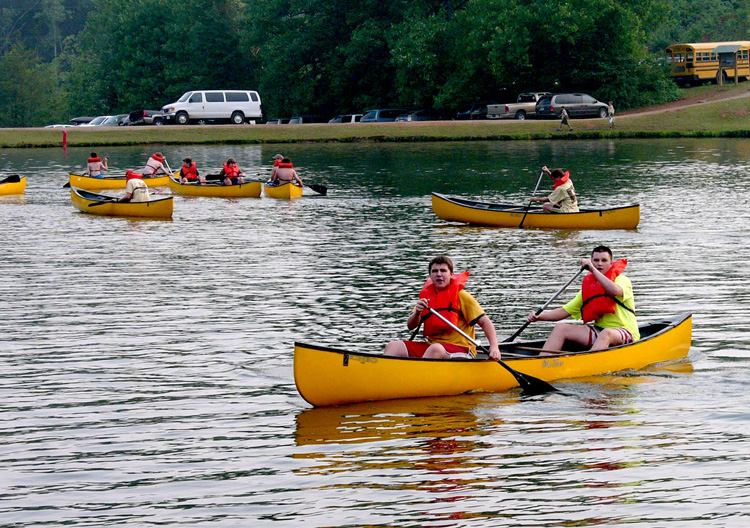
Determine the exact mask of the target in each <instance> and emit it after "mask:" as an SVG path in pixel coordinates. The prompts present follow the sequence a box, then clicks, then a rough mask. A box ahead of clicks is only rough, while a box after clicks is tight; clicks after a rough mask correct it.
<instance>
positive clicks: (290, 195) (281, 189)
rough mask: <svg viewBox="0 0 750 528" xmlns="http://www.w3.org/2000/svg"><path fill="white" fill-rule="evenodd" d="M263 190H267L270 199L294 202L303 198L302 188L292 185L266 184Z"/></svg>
mask: <svg viewBox="0 0 750 528" xmlns="http://www.w3.org/2000/svg"><path fill="white" fill-rule="evenodd" d="M263 190H265V192H266V196H268V197H269V198H282V199H286V200H292V199H294V198H301V197H302V187H300V186H298V185H294V184H292V183H285V184H284V185H268V184H267V183H266V184H265V185H264V186H263Z"/></svg>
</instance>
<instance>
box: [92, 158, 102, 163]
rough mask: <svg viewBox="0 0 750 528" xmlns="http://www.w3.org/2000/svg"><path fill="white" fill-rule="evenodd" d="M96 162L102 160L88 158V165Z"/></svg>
mask: <svg viewBox="0 0 750 528" xmlns="http://www.w3.org/2000/svg"><path fill="white" fill-rule="evenodd" d="M98 161H102V158H89V163H96V162H98Z"/></svg>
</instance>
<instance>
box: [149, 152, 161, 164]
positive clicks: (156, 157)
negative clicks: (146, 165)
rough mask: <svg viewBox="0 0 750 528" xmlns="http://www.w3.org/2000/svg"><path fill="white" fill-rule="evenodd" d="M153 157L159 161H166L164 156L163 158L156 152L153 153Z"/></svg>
mask: <svg viewBox="0 0 750 528" xmlns="http://www.w3.org/2000/svg"><path fill="white" fill-rule="evenodd" d="M151 157H152V158H154V159H155V160H156V161H158V162H159V163H164V158H162V157H161V156H157V155H156V154H152V155H151Z"/></svg>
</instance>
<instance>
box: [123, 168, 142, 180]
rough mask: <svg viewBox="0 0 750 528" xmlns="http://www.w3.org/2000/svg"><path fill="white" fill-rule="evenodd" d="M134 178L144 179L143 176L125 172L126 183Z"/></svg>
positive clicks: (130, 171)
mask: <svg viewBox="0 0 750 528" xmlns="http://www.w3.org/2000/svg"><path fill="white" fill-rule="evenodd" d="M133 178H138V179H140V180H142V179H143V174H140V173H138V172H135V171H132V170H129V171H125V181H128V180H132V179H133Z"/></svg>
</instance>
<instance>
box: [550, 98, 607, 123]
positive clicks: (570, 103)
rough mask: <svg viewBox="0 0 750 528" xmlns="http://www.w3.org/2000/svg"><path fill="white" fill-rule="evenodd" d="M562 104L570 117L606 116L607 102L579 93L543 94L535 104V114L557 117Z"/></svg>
mask: <svg viewBox="0 0 750 528" xmlns="http://www.w3.org/2000/svg"><path fill="white" fill-rule="evenodd" d="M563 106H564V107H565V110H567V111H568V115H569V116H570V118H571V119H573V118H575V117H607V103H602V102H601V101H597V100H596V99H594V98H593V97H591V96H590V95H586V94H581V93H562V94H552V95H545V96H544V97H542V98H541V99H540V100H539V102H538V103H537V104H536V114H537V115H538V116H539V117H545V116H546V117H559V116H560V112H561V111H562V107H563Z"/></svg>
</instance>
